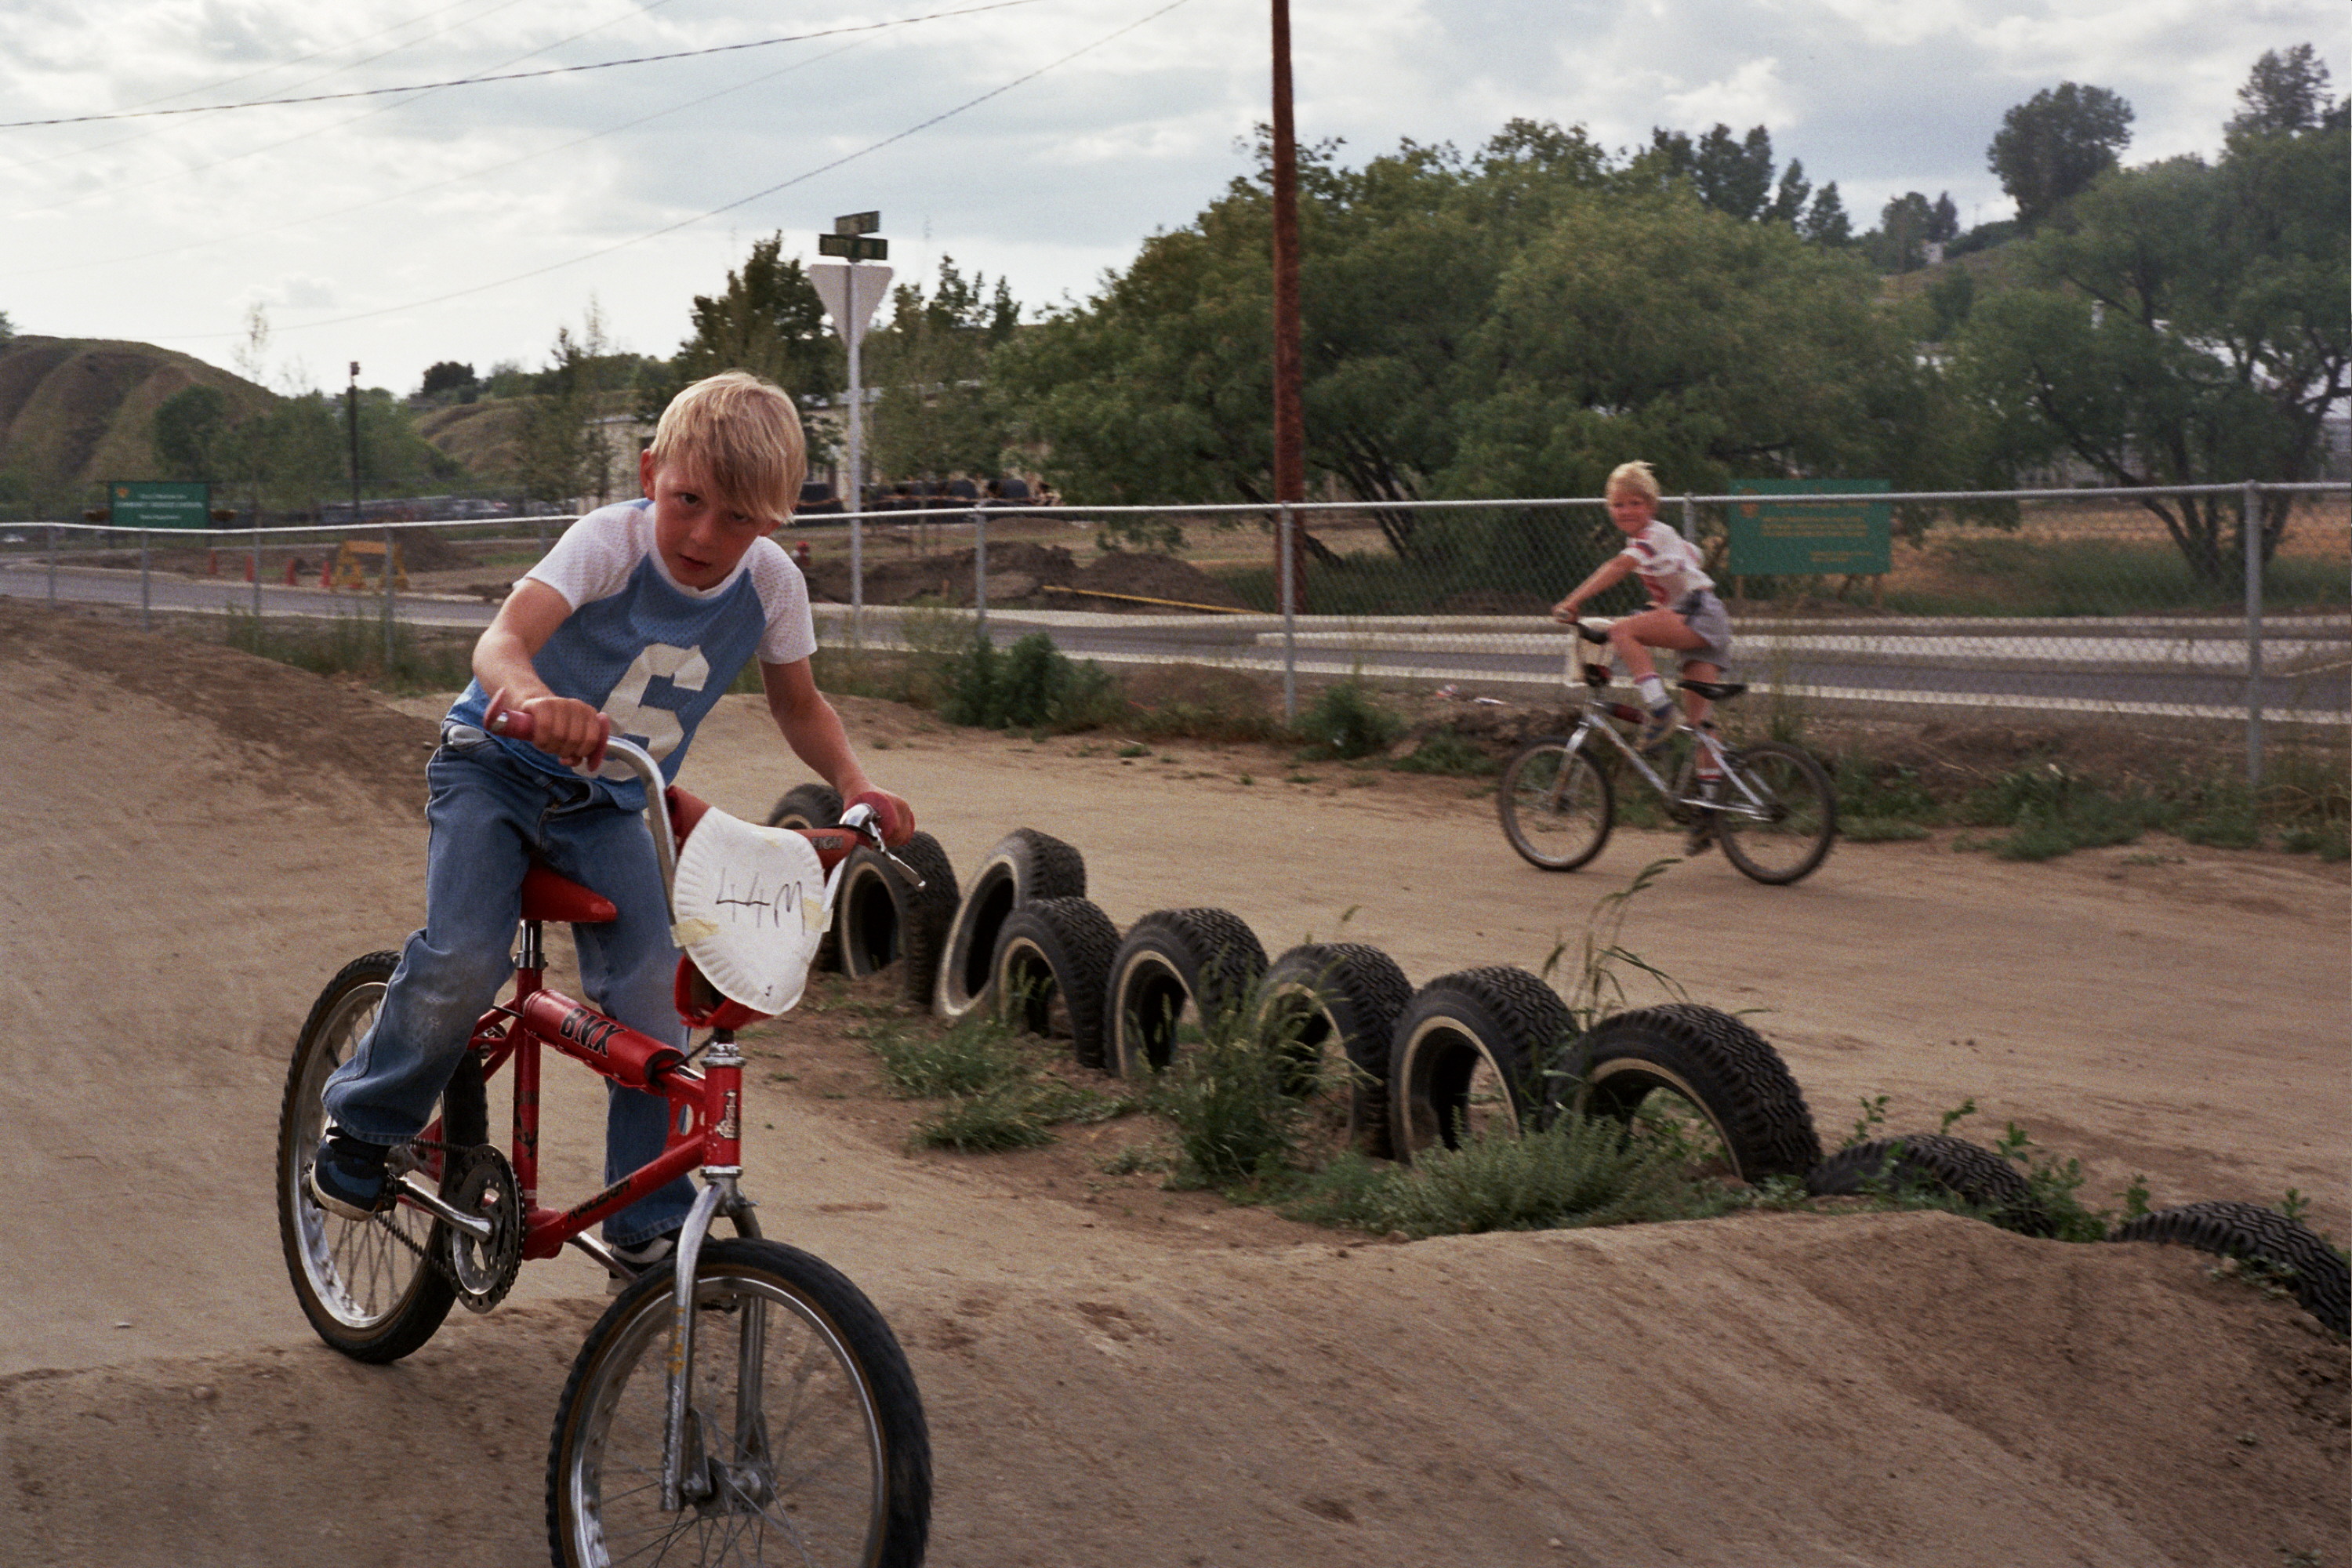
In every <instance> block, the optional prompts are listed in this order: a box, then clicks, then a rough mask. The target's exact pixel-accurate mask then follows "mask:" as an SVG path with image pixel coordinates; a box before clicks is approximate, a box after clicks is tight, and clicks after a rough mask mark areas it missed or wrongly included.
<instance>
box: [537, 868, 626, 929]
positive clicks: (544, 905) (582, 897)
mask: <svg viewBox="0 0 2352 1568" xmlns="http://www.w3.org/2000/svg"><path fill="white" fill-rule="evenodd" d="M620 915H621V911H620V910H616V909H614V907H613V900H610V899H608V898H606V897H604V894H602V893H592V892H590V891H589V890H588V889H585V888H583V887H582V886H581V885H580V884H579V883H577V882H575V881H572V879H570V878H568V877H559V876H557V875H556V874H555V873H554V872H552V871H551V870H549V869H548V868H546V867H545V866H542V865H541V864H539V863H538V862H537V861H533V862H532V863H531V868H530V870H528V871H525V872H524V873H523V874H522V918H523V919H525V920H527V921H565V922H567V923H569V924H572V925H576V926H593V925H602V924H603V923H604V921H610V920H618V919H619V918H620Z"/></svg>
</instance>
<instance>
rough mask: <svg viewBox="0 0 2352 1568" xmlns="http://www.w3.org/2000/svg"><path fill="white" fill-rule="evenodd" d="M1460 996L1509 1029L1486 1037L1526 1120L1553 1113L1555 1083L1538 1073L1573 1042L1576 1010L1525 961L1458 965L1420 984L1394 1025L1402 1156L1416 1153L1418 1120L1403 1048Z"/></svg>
mask: <svg viewBox="0 0 2352 1568" xmlns="http://www.w3.org/2000/svg"><path fill="white" fill-rule="evenodd" d="M1455 998H1461V999H1464V1000H1466V1001H1468V1002H1469V1003H1470V1004H1471V1005H1472V1006H1473V1007H1474V1008H1475V1009H1477V1010H1480V1011H1483V1012H1485V1013H1486V1015H1487V1016H1489V1018H1490V1019H1491V1020H1492V1021H1493V1022H1494V1023H1495V1024H1496V1025H1497V1026H1499V1027H1500V1029H1501V1032H1502V1036H1503V1037H1502V1038H1499V1039H1494V1040H1488V1041H1486V1046H1487V1048H1488V1049H1489V1051H1490V1052H1492V1053H1493V1055H1494V1057H1495V1059H1496V1067H1497V1068H1500V1069H1501V1071H1502V1074H1503V1077H1504V1079H1505V1080H1506V1087H1507V1089H1508V1091H1509V1093H1510V1096H1511V1104H1512V1107H1513V1109H1514V1110H1515V1111H1516V1112H1517V1116H1518V1119H1519V1122H1520V1125H1521V1126H1522V1127H1539V1126H1541V1125H1543V1124H1544V1123H1545V1122H1546V1121H1549V1110H1550V1107H1551V1104H1552V1101H1553V1099H1554V1094H1555V1090H1554V1089H1552V1087H1551V1086H1550V1084H1549V1082H1547V1081H1541V1080H1539V1077H1538V1075H1540V1074H1542V1073H1544V1072H1545V1071H1547V1070H1549V1068H1550V1067H1551V1066H1552V1064H1553V1063H1554V1062H1555V1061H1556V1060H1557V1059H1558V1058H1559V1053H1561V1052H1562V1051H1564V1050H1566V1049H1567V1048H1568V1047H1569V1045H1570V1039H1571V1037H1572V1036H1573V1035H1574V1033H1575V1024H1576V1020H1575V1016H1574V1015H1573V1014H1571V1013H1570V1011H1569V1010H1568V1004H1567V1003H1565V1002H1563V1001H1561V1000H1560V998H1559V993H1558V992H1556V991H1554V990H1553V989H1552V988H1551V987H1550V986H1549V985H1548V984H1545V983H1544V982H1543V981H1542V980H1541V979H1540V978H1538V976H1536V975H1533V974H1530V973H1528V972H1527V971H1526V970H1524V969H1520V968H1517V967H1515V966H1513V965H1510V964H1488V965H1486V966H1483V967H1481V968H1476V969H1458V970H1455V971H1454V973H1451V974H1441V975H1439V976H1438V977H1437V978H1436V979H1434V980H1433V981H1431V982H1429V984H1426V985H1423V987H1422V988H1421V989H1420V990H1419V991H1417V992H1415V993H1414V994H1413V997H1412V1002H1411V1003H1410V1004H1409V1005H1407V1006H1406V1007H1405V1009H1404V1011H1403V1012H1402V1013H1401V1014H1399V1015H1398V1016H1397V1021H1396V1026H1395V1028H1394V1030H1393V1031H1392V1046H1391V1049H1392V1052H1393V1053H1395V1054H1393V1055H1391V1060H1390V1076H1389V1093H1390V1111H1389V1115H1390V1126H1391V1145H1392V1149H1393V1152H1394V1153H1395V1155H1396V1157H1397V1158H1398V1159H1400V1160H1408V1159H1410V1158H1411V1157H1412V1128H1413V1123H1414V1121H1415V1118H1414V1116H1413V1109H1414V1108H1413V1107H1412V1105H1411V1104H1409V1103H1407V1097H1408V1096H1410V1095H1411V1094H1412V1093H1413V1092H1415V1091H1414V1089H1413V1088H1412V1086H1411V1085H1410V1084H1409V1083H1406V1084H1402V1085H1401V1084H1400V1081H1399V1079H1400V1069H1401V1068H1403V1067H1404V1063H1403V1061H1402V1051H1403V1049H1404V1047H1405V1045H1406V1042H1407V1041H1408V1040H1409V1039H1410V1038H1411V1037H1412V1034H1413V1032H1414V1031H1415V1029H1417V1028H1418V1027H1419V1026H1420V1025H1421V1023H1422V1022H1423V1020H1424V1019H1425V1018H1426V1017H1427V1016H1429V1015H1430V1014H1432V1013H1435V1012H1439V1011H1443V1010H1446V1009H1448V1008H1450V1007H1452V1006H1454V1005H1456V1004H1455V1001H1454V999H1455ZM1404 1076H1405V1077H1408V1078H1409V1077H1410V1076H1411V1075H1409V1074H1407V1075H1404ZM1432 1121H1433V1122H1434V1123H1436V1124H1438V1125H1440V1126H1441V1127H1442V1125H1443V1122H1444V1118H1443V1117H1441V1116H1435V1115H1433V1116H1432ZM1441 1141H1443V1134H1442V1133H1441Z"/></svg>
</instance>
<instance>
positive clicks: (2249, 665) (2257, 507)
mask: <svg viewBox="0 0 2352 1568" xmlns="http://www.w3.org/2000/svg"><path fill="white" fill-rule="evenodd" d="M2238 504H2239V507H2240V509H2241V510H2240V512H2239V518H2238V521H2239V531H2240V532H2241V533H2242V534H2243V535H2244V536H2245V542H2246V783H2247V784H2261V783H2262V782H2263V519H2262V507H2263V487H2262V485H2261V484H2260V483H2259V482H2258V481H2256V480H2253V479H2248V480H2247V481H2246V493H2245V499H2244V500H2241V501H2240V502H2239V503H2238Z"/></svg>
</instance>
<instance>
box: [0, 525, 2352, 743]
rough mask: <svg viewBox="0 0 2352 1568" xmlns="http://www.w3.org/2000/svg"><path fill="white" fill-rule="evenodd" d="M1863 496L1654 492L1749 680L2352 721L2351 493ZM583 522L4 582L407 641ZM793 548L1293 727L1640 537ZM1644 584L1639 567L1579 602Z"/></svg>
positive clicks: (861, 530)
mask: <svg viewBox="0 0 2352 1568" xmlns="http://www.w3.org/2000/svg"><path fill="white" fill-rule="evenodd" d="M1854 499H1855V498H1853V497H1828V496H1824V497H1817V498H1806V497H1799V496H1775V497H1773V498H1771V500H1772V501H1773V502H1774V503H1776V504H1780V505H1796V506H1803V505H1811V504H1819V505H1850V504H1851V502H1852V501H1853V500H1854ZM1867 499H1868V500H1873V501H1884V502H1885V503H1886V505H1887V506H1888V507H1889V509H1890V511H1891V516H1892V521H1893V540H1892V543H1891V547H1890V554H1889V562H1888V564H1889V568H1890V569H1889V570H1888V571H1887V572H1886V573H1885V574H1871V575H1867V576H1862V575H1853V576H1834V575H1818V574H1797V575H1791V574H1778V575H1770V576H1735V575H1733V574H1731V573H1730V572H1729V570H1728V559H1727V541H1728V537H1729V535H1728V528H1729V525H1730V522H1731V520H1732V509H1734V508H1737V507H1741V506H1745V505H1752V504H1754V501H1755V498H1752V497H1742V496H1693V497H1668V498H1666V500H1664V502H1663V503H1662V505H1661V507H1660V509H1659V516H1660V518H1661V519H1662V520H1664V521H1666V522H1668V523H1669V524H1671V525H1674V526H1676V527H1678V528H1680V529H1681V530H1682V531H1683V532H1684V533H1685V536H1686V537H1688V538H1689V539H1691V540H1692V542H1694V543H1695V544H1696V545H1697V546H1698V547H1699V549H1700V551H1701V552H1702V554H1703V556H1704V557H1705V559H1706V562H1707V563H1708V569H1709V571H1710V573H1711V574H1713V575H1714V576H1715V577H1716V578H1717V584H1718V591H1719V592H1720V593H1721V595H1722V596H1723V598H1724V600H1725V602H1726V604H1727V606H1728V608H1729V610H1730V616H1731V621H1732V626H1733V629H1734V635H1735V638H1736V642H1735V647H1734V653H1733V658H1734V668H1733V669H1732V671H1731V677H1732V678H1733V679H1742V680H1745V681H1747V682H1748V683H1749V685H1750V686H1751V688H1752V689H1755V690H1756V691H1757V692H1758V694H1759V696H1760V697H1762V698H1764V699H1766V700H1769V699H1771V698H1773V697H1776V696H1779V697H1788V698H1795V699H1801V700H1804V701H1805V702H1806V703H1807V704H1809V705H1811V706H1816V707H1819V708H1821V709H1823V710H1832V711H1848V712H1856V713H1864V714H1882V715H1887V716H1896V717H1913V718H1923V719H1925V718H1943V719H1953V718H1960V717H1967V718H1971V719H1986V718H1997V719H2000V720H2005V721H2012V722H2030V721H2036V720H2042V721H2049V720H2057V721H2070V722H2071V721H2084V720H2097V719H2119V720H2132V721H2153V722H2154V723H2156V724H2157V725H2158V726H2170V725H2184V726H2185V725H2199V726H2216V725H2226V726H2230V727H2231V728H2232V729H2241V728H2242V730H2243V731H2244V734H2245V739H2246V745H2247V751H2248V762H2249V768H2250V772H2251V773H2253V774H2254V775H2256V776H2259V773H2260V771H2261V765H2262V749H2263V741H2264V737H2265V735H2266V733H2269V732H2271V731H2277V730H2280V729H2282V728H2284V729H2290V730H2293V731H2297V732H2312V731H2316V732H2323V733H2325V732H2334V733H2341V732H2342V731H2343V730H2344V727H2345V726H2346V725H2347V721H2352V485H2347V484H2346V483H2343V482H2333V483H2326V484H2311V485H2295V486H2248V485H2231V486H2205V487H2199V488H2196V489H2175V490H2128V491H2125V490H2093V489H2044V490H2012V491H2000V492H1966V493H1937V494H1911V495H1905V494H1894V495H1882V496H1872V497H1869V498H1867ZM2250 511H2251V514H2252V516H2253V518H2254V520H2255V524H2256V526H2255V529H2254V531H2253V534H2252V545H2253V548H2252V550H2251V551H2250V550H2249V549H2248V548H2247V542H2248V540H2247V534H2246V532H2245V531H2244V529H2243V527H2242V521H2243V519H2244V517H2245V516H2246V515H2248V514H2249V512H2250ZM569 521H571V520H570V519H569V518H567V517H544V518H511V519H498V520H494V521H452V522H402V523H387V524H383V525H378V524H375V523H373V521H370V522H367V523H363V524H362V527H361V528H360V529H358V530H352V529H351V528H349V527H348V526H344V527H340V528H338V527H333V526H327V527H306V528H292V529H276V528H273V529H262V530H246V531H236V532H228V531H224V532H218V533H212V534H202V535H174V536H169V537H166V536H164V535H161V534H154V535H149V536H146V537H144V538H143V539H142V537H141V536H139V535H135V534H125V533H122V532H120V531H108V530H105V529H103V528H102V527H99V526H91V525H84V524H24V525H14V526H10V527H8V528H6V529H5V532H0V567H5V571H0V591H5V592H6V593H9V594H11V595H19V596H21V595H26V594H27V593H34V594H37V593H41V592H44V591H46V592H47V594H48V595H50V596H51V597H58V596H59V595H61V594H62V595H63V596H65V597H72V598H87V597H92V596H96V597H106V596H110V595H111V596H114V597H115V598H116V599H117V602H124V601H125V598H126V595H127V586H126V584H127V574H129V573H130V572H131V571H132V570H133V569H135V570H136V572H137V590H138V602H139V603H140V605H141V606H142V614H145V615H149V616H152V613H153V609H154V607H155V605H157V603H158V600H157V595H156V589H155V586H154V584H156V582H157V581H158V580H159V578H160V580H163V581H165V582H167V583H168V584H171V586H170V589H169V591H168V592H167V593H166V594H165V595H164V597H165V598H166V599H168V600H169V601H170V603H171V605H173V607H195V608H214V609H237V610H248V611H249V612H250V613H252V614H255V615H257V616H259V615H266V614H290V615H320V614H342V615H346V616H348V615H352V614H380V615H381V616H383V620H384V626H385V632H384V635H385V637H386V646H387V647H389V646H390V637H391V627H392V626H393V624H394V620H395V619H399V620H403V621H409V622H415V623H420V624H431V625H442V626H470V625H479V624H483V623H486V622H487V620H488V616H489V614H490V613H491V609H492V606H493V605H495V603H496V601H497V599H498V598H499V596H501V595H503V593H504V591H505V588H506V585H507V584H509V583H510V582H511V581H512V580H513V578H514V577H516V576H518V575H520V573H521V572H522V571H524V570H527V569H528V565H529V563H530V562H531V561H533V560H535V559H537V557H538V556H539V555H540V554H541V553H544V552H545V549H546V547H547V545H548V544H549V543H550V542H551V540H552V539H553V537H554V535H555V534H556V533H557V532H559V531H561V529H562V527H563V526H564V525H565V524H566V523H568V522H569ZM779 537H780V539H781V540H782V541H783V542H785V543H786V544H787V547H788V548H791V549H793V550H794V552H796V553H803V552H804V560H803V566H804V569H805V571H806V573H807V575H808V578H809V581H810V584H811V589H812V595H813V597H814V599H815V600H816V601H817V605H816V609H817V614H818V617H819V621H820V629H821V631H823V632H824V634H825V635H826V637H827V640H828V641H830V642H834V643H838V644H854V645H859V646H865V647H892V646H897V645H900V644H902V643H903V641H904V634H905V632H906V629H907V627H908V625H909V623H910V617H920V616H923V615H924V614H926V613H927V612H932V611H936V610H937V609H939V608H941V607H944V608H948V609H950V610H957V611H962V612H966V613H970V614H971V615H973V616H976V617H977V619H978V621H979V624H980V625H982V626H985V627H986V629H987V631H988V634H989V635H990V636H991V637H992V639H993V640H995V641H997V642H1000V643H1004V642H1010V641H1011V640H1013V639H1014V638H1016V637H1021V636H1024V635H1026V634H1028V633H1031V632H1043V633H1045V635H1046V636H1048V637H1050V638H1052V640H1053V641H1054V643H1055V646H1056V647H1059V648H1060V649H1061V650H1062V651H1064V652H1065V653H1067V654H1069V655H1071V656H1072V657H1076V658H1095V659H1098V660H1101V661H1103V662H1105V663H1109V664H1114V665H1117V664H1129V665H1138V664H1163V665H1164V664H1169V663H1174V662H1192V663H1201V664H1208V665H1215V666H1223V667H1226V668H1236V669H1242V670H1246V671H1250V672H1253V673H1255V674H1256V675H1258V676H1261V677H1263V678H1265V679H1273V680H1278V681H1279V682H1280V684H1281V687H1282V691H1283V699H1284V708H1285V713H1286V716H1288V715H1289V714H1291V713H1293V712H1295V711H1296V707H1297V693H1298V687H1299V683H1300V682H1301V681H1302V680H1306V681H1309V682H1312V681H1318V680H1332V679H1349V678H1362V679H1371V680H1375V681H1381V682H1395V683H1405V684H1412V683H1423V684H1430V685H1448V686H1454V687H1455V688H1457V689H1463V690H1465V691H1480V692H1488V693H1493V694H1496V695H1501V696H1505V697H1509V698H1515V699H1517V700H1522V701H1533V702H1541V701H1545V700H1549V698H1550V697H1551V695H1552V694H1555V693H1557V692H1558V690H1559V682H1560V681H1561V679H1562V677H1563V672H1564V667H1565V659H1566V656H1567V653H1568V639H1567V638H1566V637H1565V635H1564V633H1563V630H1562V628H1560V627H1559V626H1556V625H1554V624H1553V623H1552V622H1551V621H1550V620H1549V616H1548V611H1549V606H1550V605H1552V604H1553V603H1555V602H1556V601H1557V600H1559V598H1560V597H1561V596H1563V595H1565V594H1566V593H1567V592H1568V590H1569V589H1570V588H1571V587H1573V586H1574V585H1575V584H1578V583H1580V582H1581V581H1582V580H1583V578H1584V577H1585V576H1586V575H1587V574H1589V573H1591V571H1592V569H1593V568H1594V567H1595V566H1597V565H1599V564H1600V563H1601V562H1603V561H1605V560H1607V559H1608V558H1609V556H1611V555H1612V554H1613V553H1615V552H1616V551H1617V550H1618V549H1619V548H1621V547H1622V542H1623V539H1622V535H1621V534H1620V533H1619V532H1618V531H1616V529H1615V528H1614V527H1613V525H1612V524H1611V522H1610V521H1609V520H1608V516H1607V513H1606V511H1605V510H1604V509H1603V507H1602V505H1601V502H1599V501H1598V500H1512V501H1496V502H1461V501H1440V502H1417V503H1397V504H1394V505H1388V506H1379V507H1372V506H1365V505H1362V504H1358V503H1308V504H1301V505H1297V506H1294V507H1290V508H1280V507H1264V506H1257V507H1252V506H1222V507H1171V508H1081V507H1036V506H1009V507H1003V508H994V509H989V510H971V509H953V510H948V509H939V508H933V509H929V510H911V511H894V512H877V513H866V514H854V515H846V516H834V517H825V518H812V519H804V520H803V521H802V523H801V524H800V525H799V526H797V527H795V528H794V529H793V531H791V532H789V533H787V534H783V535H780V536H779ZM1286 541H1289V542H1292V543H1293V545H1294V548H1291V549H1288V550H1286V549H1285V547H1284V546H1285V542H1286ZM387 560H391V561H393V562H394V563H395V564H396V566H397V568H398V570H396V571H395V572H394V573H393V574H389V578H390V580H389V581H387V580H386V578H387V574H385V572H384V571H383V563H384V562H385V561H387ZM1294 569H1295V575H1296V581H1295V582H1294V581H1293V574H1294ZM44 576H45V577H46V582H44V581H42V580H41V579H42V578H43V577H44ZM195 577H201V578H208V579H210V581H209V582H208V583H205V584H191V583H190V582H189V581H188V579H190V578H195ZM224 577H226V579H227V581H222V579H223V578H224ZM240 579H244V581H239V580H240ZM1640 605H1641V600H1640V595H1639V591H1638V588H1637V587H1636V585H1634V584H1632V583H1630V582H1629V583H1627V584H1621V585H1620V586H1618V587H1617V588H1615V589H1612V590H1611V592H1610V594H1609V595H1604V596H1602V597H1601V598H1600V599H1598V600H1595V601H1594V602H1593V603H1592V604H1591V606H1590V608H1591V611H1592V613H1594V614H1600V615H1606V614H1612V613H1623V612H1626V611H1630V610H1633V609H1636V608H1639V607H1640ZM1751 700H1754V699H1751Z"/></svg>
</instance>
